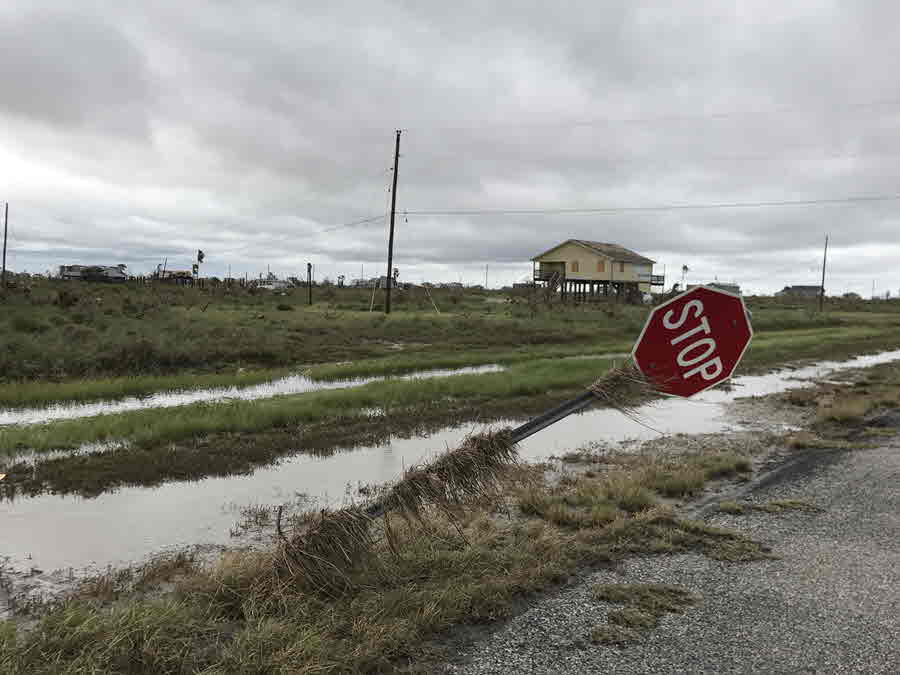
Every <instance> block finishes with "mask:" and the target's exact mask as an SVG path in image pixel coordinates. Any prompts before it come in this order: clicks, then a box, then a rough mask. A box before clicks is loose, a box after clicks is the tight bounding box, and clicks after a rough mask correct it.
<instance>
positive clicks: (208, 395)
mask: <svg viewBox="0 0 900 675" xmlns="http://www.w3.org/2000/svg"><path fill="white" fill-rule="evenodd" d="M501 370H503V366H498V365H496V364H489V365H486V366H470V367H467V368H453V369H438V370H420V371H416V372H414V373H409V374H407V375H379V376H377V377H357V378H353V379H349V380H323V381H319V380H313V379H310V378H308V377H306V376H305V375H289V376H287V377H282V378H279V379H277V380H272V381H271V382H263V383H262V384H255V385H251V386H248V387H236V386H232V387H217V388H213V389H190V390H180V391H163V392H159V393H156V394H151V395H149V396H129V397H127V398H122V399H117V400H115V401H95V402H93V403H59V404H56V405H52V406H48V407H46V408H22V409H15V410H0V426H3V425H5V424H41V423H43V422H53V421H56V420H67V419H75V418H77V417H93V416H95V415H110V414H113V413H122V412H128V411H129V410H143V409H146V408H172V407H175V406H182V405H190V404H192V403H217V402H222V401H229V400H241V401H257V400H260V399H264V398H272V397H274V396H285V395H289V394H307V393H309V392H313V391H324V390H326V389H349V388H350V387H359V386H361V385H364V384H369V383H370V382H378V381H381V380H387V379H392V378H393V379H398V380H426V379H430V378H432V377H448V376H451V375H478V374H480V373H496V372H499V371H501Z"/></svg>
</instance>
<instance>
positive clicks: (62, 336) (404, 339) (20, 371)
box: [0, 281, 647, 385]
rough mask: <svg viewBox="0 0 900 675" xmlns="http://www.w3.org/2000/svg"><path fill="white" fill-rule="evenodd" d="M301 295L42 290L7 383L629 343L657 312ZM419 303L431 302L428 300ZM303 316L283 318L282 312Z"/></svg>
mask: <svg viewBox="0 0 900 675" xmlns="http://www.w3.org/2000/svg"><path fill="white" fill-rule="evenodd" d="M302 290H303V289H295V290H292V291H289V295H288V296H287V297H284V296H279V295H272V294H271V293H268V292H259V293H249V292H247V291H243V290H235V291H227V290H225V289H222V288H212V287H210V288H206V289H197V288H185V287H176V286H161V285H156V286H131V285H104V284H86V283H77V282H75V283H63V282H47V281H41V282H35V283H33V284H32V285H31V287H30V290H29V293H27V294H26V293H24V292H23V290H22V289H18V290H16V291H13V292H11V293H10V294H9V296H8V297H7V298H6V299H5V300H4V301H3V311H2V312H0V345H2V348H0V383H4V382H5V383H6V384H9V385H12V384H17V383H21V382H25V381H29V380H49V381H66V380H74V379H83V378H92V377H110V376H135V375H160V374H176V373H220V372H222V371H225V370H227V371H232V372H233V371H234V370H236V369H237V368H239V367H244V368H249V369H265V368H273V367H280V366H289V367H290V366H292V367H296V366H298V365H301V364H305V365H313V364H322V363H335V362H341V361H347V360H358V359H369V358H373V357H391V356H395V355H396V354H397V350H398V349H400V350H402V351H403V352H404V354H406V353H409V354H416V353H418V354H429V355H430V356H433V357H436V358H437V357H441V355H444V357H446V356H449V355H452V354H455V353H459V352H478V351H484V350H507V351H514V350H518V349H520V348H522V347H530V346H536V345H548V346H556V347H559V346H565V345H570V346H571V345H584V346H590V345H592V344H594V343H596V342H630V341H631V340H633V339H634V337H635V336H636V335H637V334H638V332H639V331H640V327H641V325H642V322H643V318H644V317H645V316H646V313H647V309H646V308H644V307H618V308H616V309H615V318H614V320H610V316H609V315H608V314H607V312H605V311H602V310H601V309H600V308H590V309H584V308H581V307H577V308H576V307H571V306H554V307H552V308H549V309H547V308H543V307H542V308H540V309H539V311H538V312H537V313H536V314H534V316H532V313H531V311H530V310H528V309H526V308H524V307H522V306H521V305H518V304H506V303H503V302H500V303H497V302H487V300H488V298H491V299H499V300H501V301H502V300H503V299H505V298H507V297H508V295H507V294H506V293H503V292H491V293H484V292H477V291H469V292H466V293H462V294H460V293H457V292H451V291H446V290H436V291H434V296H435V299H436V300H437V302H438V304H439V305H444V306H445V309H444V311H443V312H442V313H441V314H436V313H435V312H434V311H433V310H432V309H431V303H430V301H428V300H427V298H425V296H424V295H422V293H421V291H420V290H419V291H411V292H400V291H398V292H397V293H396V294H395V302H394V312H393V313H392V314H391V315H390V316H385V315H384V314H381V313H379V312H368V311H364V310H367V309H368V299H369V294H368V293H366V292H365V291H360V290H357V289H350V288H343V289H337V288H330V289H317V291H316V292H314V297H315V304H314V305H313V306H311V307H308V306H306V305H305V304H303V303H302V302H297V300H302V299H303V297H302V296H303V295H305V294H304V293H303V292H302ZM419 295H421V296H422V297H418V296H419ZM285 303H287V304H291V305H292V306H293V307H294V310H293V311H290V312H285V311H279V310H278V306H279V305H281V304H285Z"/></svg>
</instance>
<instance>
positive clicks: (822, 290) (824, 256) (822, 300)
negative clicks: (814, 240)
mask: <svg viewBox="0 0 900 675" xmlns="http://www.w3.org/2000/svg"><path fill="white" fill-rule="evenodd" d="M827 260H828V235H827V234H826V235H825V253H823V254H822V287H821V288H820V289H819V311H820V312H821V311H822V308H823V306H824V305H825V261H827Z"/></svg>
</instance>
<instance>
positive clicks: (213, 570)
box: [0, 446, 770, 673]
mask: <svg viewBox="0 0 900 675" xmlns="http://www.w3.org/2000/svg"><path fill="white" fill-rule="evenodd" d="M491 447H493V446H491ZM716 454H718V455H722V456H723V457H724V456H725V455H726V453H716ZM694 455H695V459H694V460H692V461H693V465H694V466H696V467H701V468H703V467H705V469H704V471H706V472H707V473H706V474H705V475H708V476H712V475H713V474H715V475H722V473H721V467H722V466H724V465H725V464H730V465H732V466H734V467H735V470H737V467H738V463H737V462H736V461H735V460H727V461H726V462H724V463H723V462H722V461H720V460H721V457H708V458H700V457H696V453H694ZM461 461H462V462H463V463H462V464H459V465H458V466H457V467H456V468H451V467H450V466H449V465H447V467H445V469H440V471H445V470H446V471H450V472H451V473H453V474H454V475H457V476H459V478H458V479H452V480H450V481H449V484H462V483H460V481H463V482H464V483H465V484H472V483H469V482H468V481H469V479H467V478H465V475H467V474H468V473H469V470H468V469H465V468H464V467H469V466H471V464H470V462H469V460H461ZM672 461H673V462H675V461H676V459H675V458H673V459H672ZM502 463H503V464H505V465H506V467H507V468H506V469H504V470H502V471H498V472H497V473H496V474H494V475H493V477H488V483H492V482H495V484H496V485H497V490H496V491H495V490H492V489H488V487H487V484H488V483H485V484H483V485H481V486H480V487H477V488H474V489H472V490H469V491H468V492H463V493H459V494H458V495H457V497H456V498H454V500H453V501H452V502H444V501H443V500H442V499H438V501H435V497H434V496H428V497H426V498H425V499H424V500H423V501H420V502H419V504H420V505H419V507H418V508H417V509H415V515H412V512H410V511H409V510H408V509H401V510H400V511H398V512H396V515H395V516H392V517H389V518H386V519H381V520H378V521H375V522H373V523H372V529H371V530H368V531H367V533H366V534H365V539H366V540H367V541H368V542H369V543H368V544H367V545H366V548H365V554H364V555H361V554H360V553H354V551H356V550H357V548H356V546H355V545H351V542H353V541H360V536H361V535H359V534H353V533H352V530H347V528H346V525H343V526H342V528H343V530H342V531H343V532H344V534H342V535H341V536H340V537H339V538H338V539H337V540H336V541H344V540H345V541H346V542H347V543H346V544H345V545H343V546H342V549H341V550H343V551H344V552H345V554H346V555H349V557H348V558H346V559H345V560H344V562H342V563H341V568H340V569H341V571H340V573H339V575H338V577H339V578H340V580H341V583H339V584H337V583H322V580H321V578H319V577H315V576H311V575H309V574H308V573H305V572H303V571H301V570H300V568H298V567H297V566H296V565H292V564H286V563H285V560H286V558H285V556H286V552H289V551H292V550H295V548H296V547H298V546H301V542H302V543H303V545H304V546H306V548H296V550H307V551H308V550H309V548H308V545H309V541H310V540H309V536H310V527H313V528H315V527H316V526H317V525H316V524H317V523H320V522H321V520H320V519H321V518H322V516H321V514H309V515H301V516H298V517H295V518H291V519H289V520H288V521H287V522H286V523H285V527H287V528H288V534H287V535H286V539H287V541H288V542H291V543H284V542H283V543H281V544H280V545H278V546H275V547H273V548H272V549H271V550H268V551H255V552H254V551H244V552H232V553H229V554H227V555H225V556H223V557H222V558H221V559H219V560H218V561H216V562H215V563H212V564H208V565H204V564H199V563H196V562H194V561H190V560H181V561H179V562H178V563H177V564H171V565H164V564H162V563H159V564H157V565H156V566H155V567H154V570H153V571H152V572H148V573H146V574H141V575H138V577H139V578H140V579H141V582H140V583H135V582H134V579H135V578H138V577H136V576H135V575H133V574H132V575H128V574H125V575H120V574H118V573H116V572H110V573H109V574H108V575H106V577H105V578H100V579H94V580H91V581H90V582H89V583H87V584H85V585H84V586H82V588H80V589H79V591H78V592H76V593H75V594H74V595H72V596H71V597H69V598H66V599H64V600H61V601H60V602H59V603H58V604H56V605H54V606H50V607H46V608H45V609H44V610H43V611H42V612H41V613H40V614H39V615H38V616H37V617H36V620H37V624H36V626H35V627H34V628H33V629H31V630H26V629H23V628H17V627H16V626H15V625H13V624H11V623H7V624H0V626H2V627H0V670H2V671H3V672H11V673H58V672H111V671H126V672H158V673H174V672H200V671H203V670H208V671H214V672H267V673H268V672H285V671H288V670H290V671H292V672H297V671H300V672H321V673H344V672H381V671H394V670H396V669H398V668H399V667H402V666H403V665H404V664H411V663H422V660H423V659H424V660H425V662H426V663H427V662H428V660H429V659H433V658H439V657H440V655H441V652H440V651H436V648H435V645H434V643H433V642H432V640H433V639H434V638H435V637H437V636H439V635H440V634H441V633H443V632H444V631H445V630H447V629H448V628H450V627H452V626H454V625H458V624H464V623H468V624H479V623H486V622H491V621H495V620H497V619H501V618H503V617H506V616H509V615H510V614H511V613H512V612H513V611H514V610H515V606H516V602H517V599H518V598H520V597H521V596H523V595H527V594H531V593H534V592H537V591H541V590H544V589H548V588H551V587H553V586H555V585H556V584H558V583H560V582H562V581H564V580H565V579H567V578H568V577H569V576H570V575H572V574H573V573H575V572H577V571H578V570H581V569H584V568H586V567H591V566H594V565H598V564H607V563H609V562H610V561H615V560H619V559H622V558H623V557H627V556H629V555H635V554H642V555H661V554H669V553H675V552H686V551H694V552H697V553H700V554H702V555H707V556H710V557H713V558H715V559H719V560H726V561H733V562H743V561H751V560H757V559H761V558H765V557H768V556H769V555H770V554H769V553H767V551H766V550H765V548H764V547H762V546H761V545H760V544H758V543H756V542H754V541H752V540H750V539H748V538H747V537H744V536H743V535H741V534H739V533H736V532H732V531H728V530H723V529H719V528H714V527H710V526H708V525H706V524H703V523H699V522H694V521H688V520H684V519H681V518H679V517H678V516H677V515H676V513H675V512H674V511H673V510H672V508H671V507H669V506H667V505H665V504H663V503H661V502H662V500H663V496H662V494H660V493H659V492H658V491H657V490H655V489H654V488H653V487H651V485H650V483H649V482H647V480H648V479H647V477H648V476H649V475H651V473H652V472H651V468H652V469H658V468H659V467H658V466H655V465H654V466H652V467H651V466H650V464H648V463H651V464H652V463H653V460H652V459H651V458H650V457H645V458H643V461H640V460H638V459H632V460H631V461H629V462H625V461H624V458H623V460H622V461H621V462H612V463H610V464H609V466H608V468H607V469H605V470H602V471H598V470H593V471H592V473H593V474H594V475H593V477H592V478H588V477H586V476H579V477H578V478H577V480H575V481H569V480H560V481H556V480H553V479H552V477H551V476H549V475H548V474H547V472H546V471H545V469H544V468H543V467H540V466H529V465H518V464H515V463H509V458H507V459H505V460H503V462H502ZM435 466H436V467H437V466H438V465H437V464H435ZM567 466H570V467H571V466H572V463H569V464H568V465H567ZM585 466H588V465H585ZM589 466H593V467H596V464H595V463H593V462H591V463H590V464H589ZM498 467H499V465H498ZM709 467H717V468H716V470H715V471H713V470H712V469H710V468H709ZM579 468H581V467H579ZM416 471H418V470H413V471H412V472H411V473H410V474H408V476H407V479H404V481H403V482H402V484H405V483H406V482H408V479H409V477H410V476H415V475H418V474H416ZM476 472H477V473H479V474H480V475H484V474H483V472H481V470H480V469H477V470H476ZM725 473H728V472H725ZM448 475H449V474H448ZM415 480H416V481H418V479H415ZM428 480H430V479H427V480H426V483H428ZM413 482H415V481H413ZM426 483H423V484H426ZM445 483H446V481H444V480H443V479H442V484H445ZM472 485H474V484H472ZM403 493H404V494H405V491H403ZM378 494H379V495H388V496H389V495H391V494H398V493H397V492H396V490H393V491H391V490H387V491H384V490H382V491H378ZM435 494H437V493H435ZM379 498H380V499H384V497H379ZM402 502H403V503H404V504H406V503H408V500H407V499H404V500H402ZM548 504H550V505H552V508H548V506H547V505H548ZM404 514H406V515H404ZM295 536H296V537H299V539H294V537H295ZM347 537H349V539H346V538H347ZM294 542H298V543H294ZM335 550H336V549H335ZM329 555H331V554H329ZM339 559H340V558H334V560H339ZM154 578H155V579H156V580H157V581H158V582H159V583H157V584H152V583H149V581H150V580H151V579H154ZM635 597H637V596H635ZM653 597H654V598H655V600H654V603H655V604H651V601H650V596H646V595H645V596H640V598H643V599H641V600H640V602H639V603H638V604H636V605H635V607H637V608H638V610H639V611H641V612H644V613H646V615H647V616H646V617H642V616H638V615H637V613H636V612H635V611H629V612H625V613H622V615H621V617H619V618H620V619H621V622H620V624H617V625H622V626H626V625H627V626H628V627H633V626H637V625H638V624H641V623H646V624H647V626H644V628H642V630H644V629H646V628H647V627H648V626H650V625H651V624H652V623H653V621H655V620H656V619H654V618H653V617H654V614H653V612H658V611H659V610H660V608H663V607H665V606H666V605H665V601H666V598H668V599H669V600H668V601H670V602H676V600H673V599H672V598H673V596H672V595H671V594H669V595H665V594H664V595H657V596H653ZM683 600H684V599H683V598H682V599H680V600H677V601H679V602H681V601H683ZM648 617H649V618H648ZM630 629H634V628H630Z"/></svg>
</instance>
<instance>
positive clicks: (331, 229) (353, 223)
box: [309, 213, 384, 234]
mask: <svg viewBox="0 0 900 675" xmlns="http://www.w3.org/2000/svg"><path fill="white" fill-rule="evenodd" d="M383 218H384V214H383V213H382V214H379V215H377V216H369V217H368V218H361V219H360V220H354V221H351V222H349V223H342V224H340V225H335V226H333V227H326V228H324V229H322V230H313V231H311V232H309V234H324V233H325V232H334V231H335V230H342V229H344V228H345V227H356V226H357V225H365V224H366V223H374V222H375V221H376V220H382V219H383Z"/></svg>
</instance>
